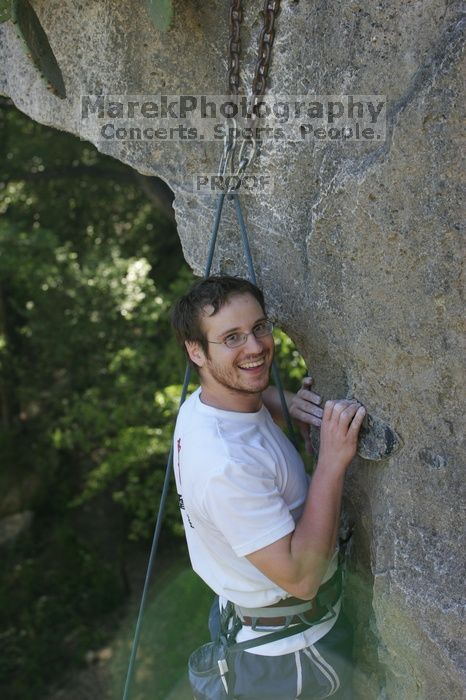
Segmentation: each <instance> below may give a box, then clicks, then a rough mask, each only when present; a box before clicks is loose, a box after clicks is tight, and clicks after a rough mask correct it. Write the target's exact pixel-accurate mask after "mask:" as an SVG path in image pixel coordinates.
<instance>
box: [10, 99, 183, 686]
mask: <svg viewBox="0 0 466 700" xmlns="http://www.w3.org/2000/svg"><path fill="white" fill-rule="evenodd" d="M0 213H1V216H2V218H1V223H0V463H1V464H2V471H1V472H0V481H1V484H0V486H1V488H2V491H3V489H5V492H6V493H8V491H7V489H8V490H10V489H12V488H16V487H17V488H20V489H21V490H25V491H28V489H29V488H30V485H31V484H34V485H35V488H34V490H33V494H32V496H31V497H30V501H29V502H28V503H27V507H30V508H33V509H34V511H35V523H36V525H35V528H36V529H35V533H34V538H28V539H26V540H25V541H24V542H23V543H22V544H21V546H20V547H19V548H12V549H11V550H9V552H8V556H7V557H5V558H3V552H2V574H1V581H0V607H1V611H2V618H1V620H0V627H1V630H0V639H2V654H1V656H2V662H1V665H0V695H1V697H5V698H6V697H11V698H20V697H21V698H31V700H32V699H35V698H39V697H43V694H44V693H43V691H44V688H45V685H46V684H47V683H48V682H49V681H50V679H51V678H52V676H56V675H57V673H58V672H59V670H61V669H63V668H66V666H67V665H68V664H69V663H71V662H76V661H78V662H80V661H81V660H82V656H83V650H87V649H88V648H89V645H91V644H98V626H97V627H96V620H95V619H94V614H95V615H98V614H100V613H105V612H106V611H108V610H110V609H111V608H112V607H113V606H114V605H115V604H116V603H117V602H118V601H119V600H121V593H122V586H123V578H122V575H121V571H122V569H123V568H124V558H125V549H126V547H125V541H126V540H127V538H128V537H132V538H144V539H147V537H149V536H150V534H151V532H152V529H153V525H154V520H155V513H156V508H157V505H158V499H159V497H160V491H161V483H162V480H163V475H164V469H165V459H166V451H167V448H168V444H169V439H170V438H169V432H170V425H169V424H170V423H171V420H172V418H173V413H174V412H173V405H174V403H175V394H176V392H177V387H176V382H179V380H180V377H182V376H183V368H184V359H183V357H182V354H181V352H178V350H177V349H176V347H175V341H174V340H173V338H172V334H171V331H170V327H169V320H168V309H169V306H170V304H171V301H172V299H173V298H174V296H175V295H178V294H179V293H181V291H182V290H183V289H184V288H185V287H186V285H188V284H189V283H190V281H191V275H190V273H189V272H188V270H187V268H186V266H185V265H184V262H183V259H182V255H181V249H180V245H179V241H178V240H177V237H176V231H175V229H174V226H173V224H172V223H171V222H170V221H168V220H167V219H166V218H164V217H163V216H161V215H160V214H158V213H157V212H155V211H154V210H153V208H152V207H151V205H150V204H149V203H148V201H147V198H146V195H145V194H144V193H143V192H142V191H141V189H140V184H139V179H138V177H136V176H135V174H134V173H132V171H130V170H129V169H127V168H125V167H124V166H122V165H121V164H119V163H117V162H116V161H113V160H112V159H110V158H106V157H104V156H100V155H99V154H97V153H96V151H95V150H94V149H93V148H91V147H90V146H89V145H88V144H85V143H82V142H79V141H77V140H76V139H74V138H72V137H70V136H67V135H66V134H62V133H57V132H53V131H52V130H49V129H46V128H44V127H41V126H39V125H38V124H34V123H33V122H31V121H29V120H28V119H26V118H25V117H24V116H23V115H21V114H20V113H19V112H17V111H16V110H14V109H12V108H8V107H6V108H5V109H3V110H0ZM23 487H24V489H23ZM171 501H172V503H171V505H170V507H169V509H168V511H167V519H166V525H165V535H164V537H165V539H167V538H169V537H172V538H173V536H174V535H179V534H180V525H179V521H180V518H179V512H178V508H177V505H176V499H175V498H172V499H171ZM101 513H103V514H102V515H101V516H100V515H99V514H101ZM90 515H91V516H92V520H90V518H89V516H90ZM98 515H99V517H101V521H99V522H100V526H97V525H96V517H97V516H98ZM87 523H90V524H89V525H88V524H87ZM52 533H53V534H52ZM100 540H103V541H100ZM25 562H28V563H27V564H26V563H25ZM15 572H16V573H15ZM13 594H14V596H15V597H17V598H18V604H16V602H14V604H9V603H8V599H9V597H10V596H13ZM44 596H45V597H44ZM15 600H16V598H15ZM39 601H42V602H39ZM86 606H87V607H86ZM65 628H66V629H65ZM3 635H6V636H5V637H4V636H3ZM96 635H97V637H96ZM68 637H69V638H70V640H71V641H70V642H69V644H68V642H66V639H68ZM4 639H5V640H6V642H5V645H3V640H4ZM57 640H61V641H60V643H57ZM62 640H65V642H63V643H62ZM12 678H14V682H12ZM8 693H9V695H8Z"/></svg>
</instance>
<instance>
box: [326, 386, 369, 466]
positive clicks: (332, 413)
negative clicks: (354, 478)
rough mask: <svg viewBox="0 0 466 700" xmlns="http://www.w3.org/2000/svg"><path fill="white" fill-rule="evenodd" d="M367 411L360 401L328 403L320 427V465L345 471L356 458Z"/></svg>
mask: <svg viewBox="0 0 466 700" xmlns="http://www.w3.org/2000/svg"><path fill="white" fill-rule="evenodd" d="M365 415H366V409H365V408H364V407H363V406H361V404H360V403H358V402H357V401H348V400H341V401H326V402H325V406H324V415H323V418H322V426H321V428H320V449H319V459H318V463H317V466H319V464H320V465H321V466H323V467H325V468H326V469H335V470H337V471H344V470H346V469H347V467H348V466H349V464H350V462H351V460H352V459H353V457H354V456H355V455H356V449H357V444H358V434H359V429H360V427H361V425H362V422H363V420H364V416H365Z"/></svg>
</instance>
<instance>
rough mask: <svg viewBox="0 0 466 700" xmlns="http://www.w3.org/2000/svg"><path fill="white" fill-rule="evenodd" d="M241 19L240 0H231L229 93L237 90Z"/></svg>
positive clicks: (236, 92) (232, 93)
mask: <svg viewBox="0 0 466 700" xmlns="http://www.w3.org/2000/svg"><path fill="white" fill-rule="evenodd" d="M242 21H243V8H242V7H241V0H231V4H230V43H229V47H230V58H229V65H228V90H229V92H230V95H237V94H238V92H239V57H240V53H241V39H240V32H241V22H242Z"/></svg>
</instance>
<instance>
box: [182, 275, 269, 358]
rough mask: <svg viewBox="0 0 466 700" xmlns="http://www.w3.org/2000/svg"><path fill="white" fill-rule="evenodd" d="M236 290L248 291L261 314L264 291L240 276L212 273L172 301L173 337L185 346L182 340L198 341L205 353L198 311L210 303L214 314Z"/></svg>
mask: <svg viewBox="0 0 466 700" xmlns="http://www.w3.org/2000/svg"><path fill="white" fill-rule="evenodd" d="M236 294H251V295H252V296H253V297H254V298H255V299H257V301H258V302H259V304H260V305H261V307H262V310H263V312H264V314H265V303H264V295H263V294H262V292H261V290H260V289H259V288H258V287H256V285H255V284H253V283H252V282H250V281H249V280H247V279H243V278H242V277H231V276H230V275H212V276H211V277H207V278H205V279H203V280H201V281H200V282H197V283H196V284H195V285H194V286H193V287H191V289H190V290H189V291H188V292H187V293H186V294H185V295H184V296H182V297H180V299H178V301H177V302H176V303H175V305H174V306H173V309H172V314H171V321H172V326H173V328H174V330H175V334H176V338H177V340H178V342H179V343H180V345H182V346H183V347H184V348H185V341H187V340H188V341H195V342H198V343H199V345H200V346H201V348H202V349H203V351H204V352H205V353H206V354H207V355H208V347H209V345H208V343H207V339H206V337H205V336H204V333H203V331H202V326H201V313H202V309H203V308H204V307H205V306H208V305H210V306H213V307H214V311H213V314H212V316H213V315H214V314H216V313H217V312H218V311H219V310H220V309H221V308H222V306H224V305H225V304H226V303H227V302H228V300H229V299H230V297H232V296H234V295H236Z"/></svg>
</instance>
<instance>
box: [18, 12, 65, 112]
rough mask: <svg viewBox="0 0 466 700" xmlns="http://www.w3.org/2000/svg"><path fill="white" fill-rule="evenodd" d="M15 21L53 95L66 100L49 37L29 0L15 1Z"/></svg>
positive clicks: (61, 78)
mask: <svg viewBox="0 0 466 700" xmlns="http://www.w3.org/2000/svg"><path fill="white" fill-rule="evenodd" d="M13 21H14V22H15V24H16V26H17V28H18V30H19V33H20V35H21V37H22V39H23V40H24V43H25V44H26V50H27V52H28V54H30V56H31V59H32V60H33V61H34V63H35V65H36V67H37V68H38V69H39V71H40V73H41V75H42V77H43V78H44V79H45V80H46V82H47V83H48V84H49V85H50V88H51V89H52V91H53V93H54V94H55V95H56V96H57V97H60V98H61V99H64V98H65V97H66V88H65V83H64V81H63V75H62V72H61V70H60V67H59V65H58V63H57V59H56V58H55V55H54V53H53V51H52V47H51V46H50V44H49V40H48V39H47V35H46V33H45V32H44V30H43V28H42V25H41V23H40V21H39V18H38V17H37V15H36V13H35V12H34V10H33V8H32V7H31V5H30V3H29V0H13Z"/></svg>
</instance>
